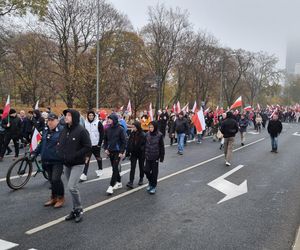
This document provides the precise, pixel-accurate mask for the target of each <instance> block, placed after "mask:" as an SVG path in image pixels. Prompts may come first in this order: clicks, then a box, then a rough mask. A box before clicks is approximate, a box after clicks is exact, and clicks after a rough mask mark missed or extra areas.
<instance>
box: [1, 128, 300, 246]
mask: <svg viewBox="0 0 300 250" xmlns="http://www.w3.org/2000/svg"><path fill="white" fill-rule="evenodd" d="M248 132H249V133H248V134H247V138H246V146H244V147H241V146H240V138H239V135H237V137H236V143H235V144H236V145H235V150H236V151H235V152H234V154H233V160H232V166H231V167H225V164H224V163H225V161H224V158H223V156H222V152H221V151H220V150H219V143H217V142H213V141H212V139H211V138H207V139H205V140H204V141H203V143H202V144H200V145H199V144H196V143H194V142H192V143H189V144H188V146H187V147H186V148H185V152H184V155H183V156H179V155H177V154H176V153H177V147H176V146H172V147H167V148H166V159H165V162H164V163H163V164H161V165H160V173H159V178H160V181H159V183H158V188H157V193H156V194H155V195H149V194H148V193H147V192H146V191H145V187H137V188H135V189H133V190H128V189H127V188H126V187H125V185H126V183H127V181H128V178H129V174H128V172H127V173H125V174H124V175H123V177H122V182H123V186H124V187H123V188H122V189H120V190H117V191H115V193H114V195H113V196H110V197H108V196H106V194H105V191H106V189H107V187H108V185H109V179H103V180H98V181H93V182H87V183H81V184H80V191H81V196H82V202H83V205H84V207H85V210H86V211H85V213H84V218H83V221H82V222H81V223H79V224H75V223H74V222H65V221H63V217H64V216H65V215H66V214H68V213H69V211H70V209H71V207H72V205H71V200H70V196H69V193H68V191H67V190H66V204H65V206H64V207H63V208H61V209H53V208H44V207H43V203H44V202H45V201H46V200H47V199H48V198H49V193H50V192H49V191H50V190H49V189H48V187H49V184H48V183H47V182H46V181H45V179H43V176H42V175H41V174H39V175H37V176H36V177H35V178H31V179H30V181H29V183H28V184H27V185H26V186H25V187H24V188H23V189H22V190H18V191H11V190H10V189H9V188H8V187H7V185H6V182H5V180H4V177H5V175H6V171H7V168H8V166H9V164H10V163H11V162H12V159H11V158H6V159H5V160H4V161H3V162H1V163H0V164H1V165H0V210H1V217H0V250H1V249H3V247H4V246H5V244H8V243H7V242H11V243H15V244H18V246H16V247H14V248H12V249H39V250H41V249H72V250H73V249H264V250H266V249H272V250H273V249H278V250H284V249H291V248H292V245H293V242H294V240H295V236H296V231H297V229H298V227H299V224H300V191H299V190H300V182H299V178H300V166H299V148H300V147H299V146H300V136H298V135H297V134H296V135H295V133H296V132H300V126H299V125H297V124H284V131H283V133H282V135H281V136H280V137H279V153H278V154H274V153H270V149H271V145H270V139H269V137H268V134H267V133H266V131H263V132H262V133H261V134H256V133H252V132H253V129H251V128H250V129H249V130H248ZM104 167H105V168H106V167H109V163H108V161H104ZM95 169H96V164H95V163H92V165H91V167H90V170H89V174H88V178H89V180H92V179H95V178H96V176H95V172H94V170H95ZM128 169H129V164H126V161H124V162H123V167H122V170H123V171H124V172H126V170H128ZM105 171H108V169H107V170H105ZM137 181H138V171H137V172H136V180H135V182H137ZM136 184H137V183H135V185H136ZM145 184H146V182H145ZM208 184H210V185H208ZM245 188H246V189H245ZM236 190H242V191H240V193H237V191H236ZM226 195H227V196H226ZM234 195H236V197H234V198H231V199H228V200H226V201H224V202H222V199H223V198H224V197H229V196H234ZM4 241H5V242H4Z"/></svg>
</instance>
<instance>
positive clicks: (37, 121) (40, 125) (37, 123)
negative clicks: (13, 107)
mask: <svg viewBox="0 0 300 250" xmlns="http://www.w3.org/2000/svg"><path fill="white" fill-rule="evenodd" d="M33 113H34V114H35V116H33V118H32V123H33V127H34V128H36V129H37V130H38V131H39V132H42V131H43V130H44V128H45V119H44V118H43V117H42V115H41V112H40V111H39V110H37V109H36V110H34V111H33ZM34 128H33V130H34Z"/></svg>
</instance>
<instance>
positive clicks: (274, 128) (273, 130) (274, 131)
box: [268, 120, 282, 137]
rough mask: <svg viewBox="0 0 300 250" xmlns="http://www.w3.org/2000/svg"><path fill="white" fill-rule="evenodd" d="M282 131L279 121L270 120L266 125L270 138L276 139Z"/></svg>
mask: <svg viewBox="0 0 300 250" xmlns="http://www.w3.org/2000/svg"><path fill="white" fill-rule="evenodd" d="M281 131H282V123H281V121H279V120H276V121H275V120H270V121H269V124H268V133H269V134H270V135H271V136H272V137H277V136H278V135H279V134H280V133H281Z"/></svg>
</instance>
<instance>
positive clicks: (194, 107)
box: [192, 101, 197, 113]
mask: <svg viewBox="0 0 300 250" xmlns="http://www.w3.org/2000/svg"><path fill="white" fill-rule="evenodd" d="M196 108H197V102H196V101H195V102H194V106H193V108H192V112H193V113H195V111H196Z"/></svg>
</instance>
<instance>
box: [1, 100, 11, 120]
mask: <svg viewBox="0 0 300 250" xmlns="http://www.w3.org/2000/svg"><path fill="white" fill-rule="evenodd" d="M9 111H10V95H8V96H7V99H6V104H5V107H4V109H3V113H2V119H5V118H6V117H7V116H8V115H9Z"/></svg>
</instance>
